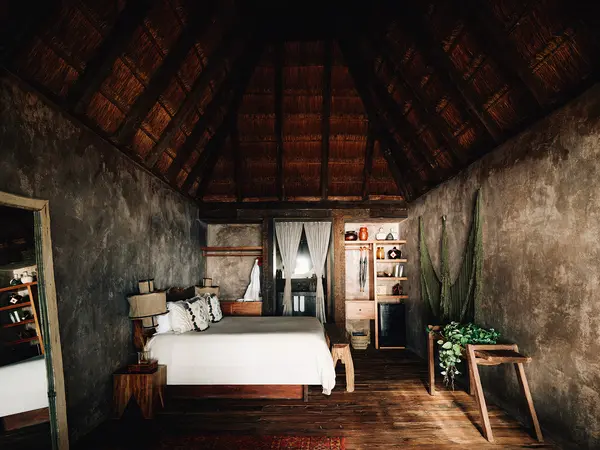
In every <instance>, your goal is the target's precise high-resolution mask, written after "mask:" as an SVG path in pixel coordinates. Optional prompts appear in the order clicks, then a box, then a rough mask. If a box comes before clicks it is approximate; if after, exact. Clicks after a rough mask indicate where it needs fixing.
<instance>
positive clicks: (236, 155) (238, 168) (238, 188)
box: [230, 114, 245, 202]
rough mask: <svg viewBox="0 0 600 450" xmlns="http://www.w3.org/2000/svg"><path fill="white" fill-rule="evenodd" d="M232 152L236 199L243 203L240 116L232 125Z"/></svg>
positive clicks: (243, 178) (243, 179) (236, 117)
mask: <svg viewBox="0 0 600 450" xmlns="http://www.w3.org/2000/svg"><path fill="white" fill-rule="evenodd" d="M230 138H231V152H232V153H233V176H234V178H235V179H234V182H235V199H236V201H237V202H241V201H242V200H243V199H244V189H243V187H244V181H245V177H244V171H243V168H242V155H241V153H240V132H239V129H238V116H237V114H236V116H235V120H234V121H233V123H232V125H231V133H230Z"/></svg>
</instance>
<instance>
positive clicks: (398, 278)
mask: <svg viewBox="0 0 600 450" xmlns="http://www.w3.org/2000/svg"><path fill="white" fill-rule="evenodd" d="M377 280H378V281H381V280H389V281H407V280H408V277H377Z"/></svg>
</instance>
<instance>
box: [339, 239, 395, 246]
mask: <svg viewBox="0 0 600 450" xmlns="http://www.w3.org/2000/svg"><path fill="white" fill-rule="evenodd" d="M344 242H345V243H346V245H369V244H376V245H402V244H406V240H399V241H344Z"/></svg>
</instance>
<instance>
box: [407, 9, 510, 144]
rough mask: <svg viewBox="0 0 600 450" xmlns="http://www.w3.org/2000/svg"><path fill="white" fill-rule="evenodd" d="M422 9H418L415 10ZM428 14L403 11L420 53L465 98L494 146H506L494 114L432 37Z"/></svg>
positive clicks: (411, 10)
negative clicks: (491, 114)
mask: <svg viewBox="0 0 600 450" xmlns="http://www.w3.org/2000/svg"><path fill="white" fill-rule="evenodd" d="M414 7H416V8H419V6H418V5H416V6H414ZM425 14H426V13H425V11H421V10H413V9H412V8H411V7H406V8H404V9H403V14H399V17H401V21H402V26H403V27H404V28H406V29H407V30H408V31H409V32H410V33H411V34H412V36H413V37H414V39H415V43H416V45H417V47H418V49H419V51H420V52H422V54H423V55H424V56H425V59H426V60H428V61H429V62H430V63H431V64H432V65H433V66H434V67H435V68H436V69H437V71H436V74H437V75H438V76H439V77H440V78H441V79H442V81H443V83H444V85H445V87H446V88H447V89H448V90H449V91H450V92H451V93H453V94H454V95H456V96H457V97H458V98H462V99H463V101H464V102H465V105H466V106H467V108H468V109H469V110H470V111H471V112H472V113H473V114H474V116H475V117H477V118H478V120H479V122H480V123H481V124H482V125H483V127H484V129H485V130H487V132H488V134H489V135H490V136H491V138H492V139H493V141H494V143H496V144H499V143H500V142H502V132H501V130H500V128H499V127H498V125H497V124H496V122H495V121H494V119H493V118H492V117H491V116H490V114H489V113H488V112H487V111H485V110H483V108H481V106H480V100H479V99H478V98H477V95H476V93H475V91H474V89H473V87H472V86H471V85H469V84H468V83H467V82H466V81H465V80H463V78H462V76H461V74H460V73H458V71H457V70H456V67H454V64H452V61H450V58H449V57H448V55H447V54H446V52H444V50H443V48H442V45H441V43H440V42H436V40H435V38H434V37H433V36H432V35H431V32H430V31H428V30H429V26H428V25H427V23H426V21H425V19H424V18H423V16H424V15H425Z"/></svg>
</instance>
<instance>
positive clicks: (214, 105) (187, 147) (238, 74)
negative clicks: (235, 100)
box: [167, 55, 254, 183]
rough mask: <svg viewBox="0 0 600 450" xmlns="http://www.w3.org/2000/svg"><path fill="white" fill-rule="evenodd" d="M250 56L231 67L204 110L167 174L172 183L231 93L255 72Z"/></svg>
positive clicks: (241, 57) (242, 58) (242, 57)
mask: <svg viewBox="0 0 600 450" xmlns="http://www.w3.org/2000/svg"><path fill="white" fill-rule="evenodd" d="M250 64H253V63H252V62H251V58H250V57H249V56H243V55H242V56H240V57H239V58H238V60H237V61H236V62H235V63H234V64H233V65H232V66H231V70H230V71H229V73H228V74H227V78H226V79H225V80H224V81H223V82H222V83H221V85H220V86H219V89H218V90H217V92H216V93H215V94H214V96H213V98H212V100H211V101H210V103H209V104H208V106H207V107H206V109H205V110H204V114H202V116H200V118H199V119H198V121H197V122H196V124H195V125H194V129H193V130H192V132H191V134H190V135H189V136H188V137H187V139H186V140H185V142H184V143H183V144H182V146H181V148H180V149H179V151H178V152H177V156H175V159H174V160H173V162H172V163H171V166H170V167H169V170H168V172H167V179H168V180H170V181H171V183H175V181H176V179H177V176H178V175H179V172H180V170H181V168H182V167H183V166H184V164H185V163H186V161H187V160H188V158H189V157H190V155H191V154H192V152H193V151H194V149H195V148H196V147H197V146H198V144H199V143H200V140H201V139H202V137H203V136H204V133H205V131H206V130H207V129H208V127H209V126H210V125H211V124H212V123H213V122H214V120H215V117H217V116H218V115H219V113H220V112H221V109H222V108H223V106H224V105H225V104H226V103H227V102H228V101H229V100H230V97H231V95H230V94H231V92H232V91H233V90H235V88H236V86H237V85H238V83H239V82H240V80H241V79H242V77H243V75H244V74H245V73H246V72H247V71H249V70H250V71H252V70H254V66H250Z"/></svg>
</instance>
